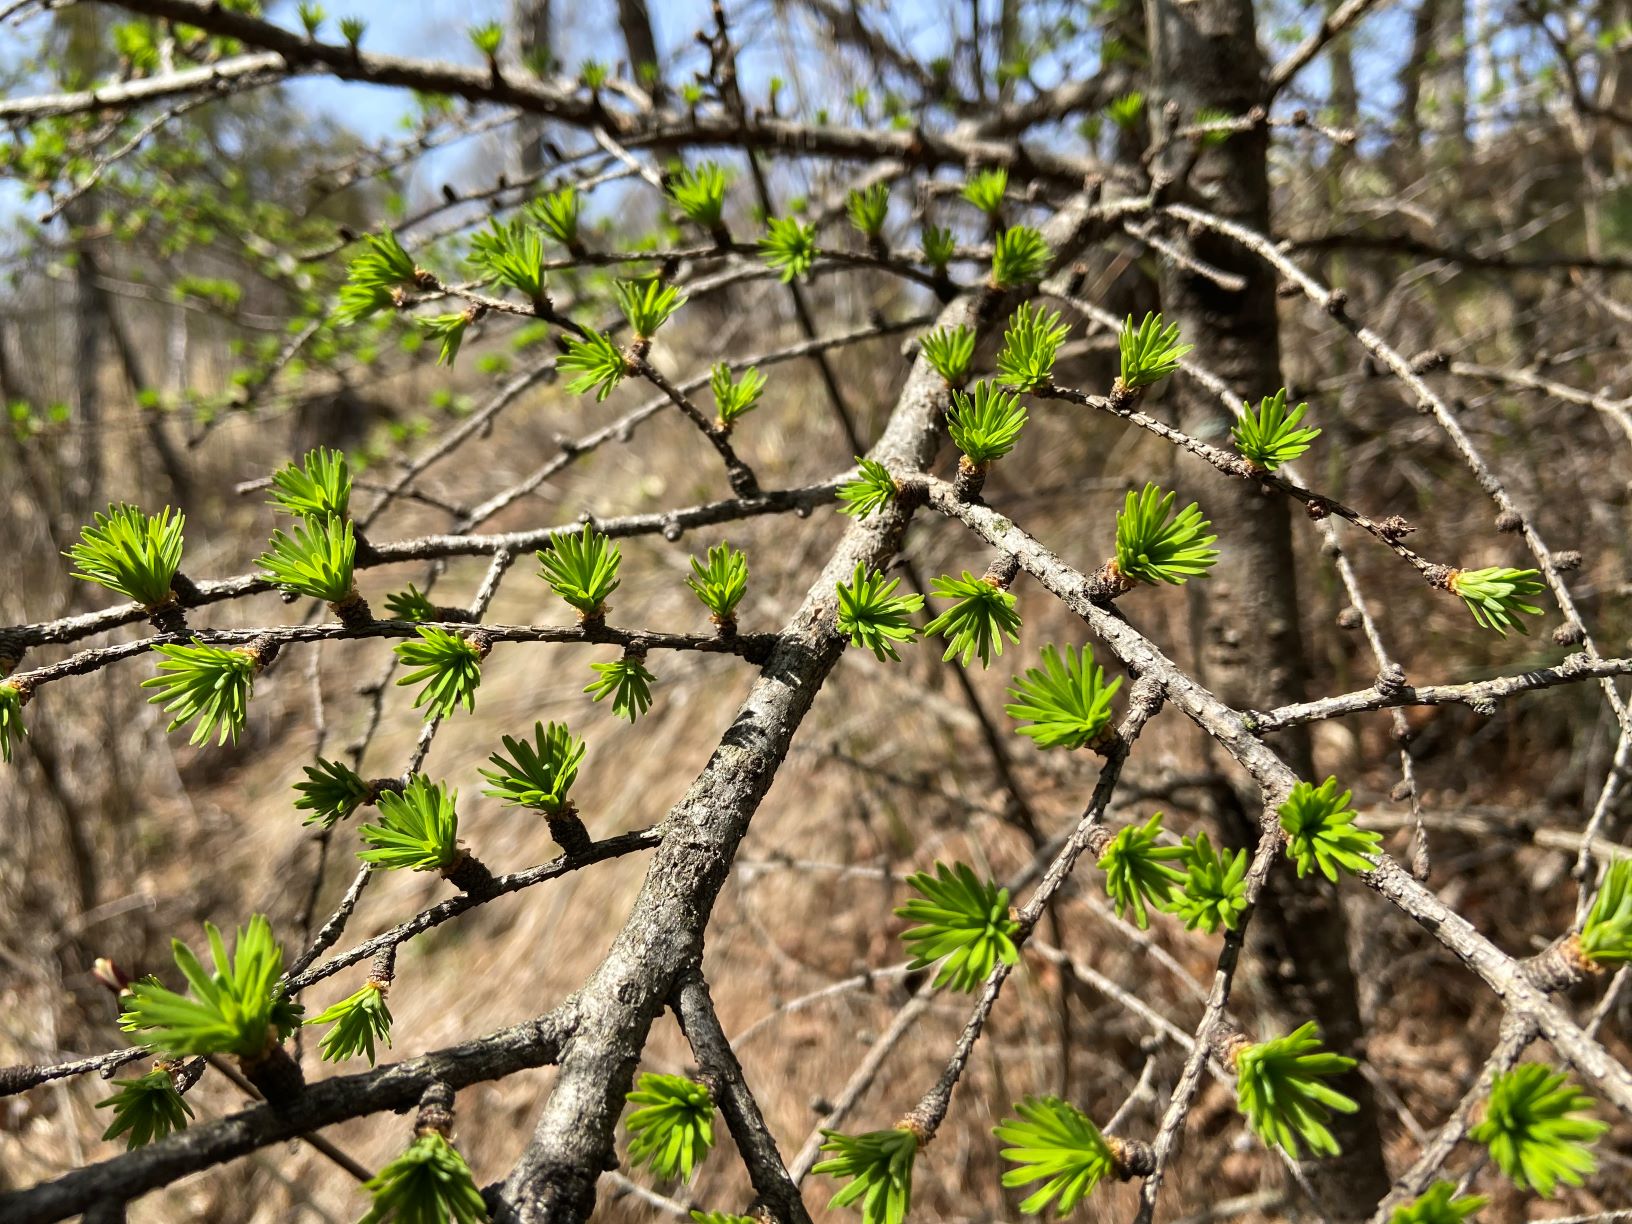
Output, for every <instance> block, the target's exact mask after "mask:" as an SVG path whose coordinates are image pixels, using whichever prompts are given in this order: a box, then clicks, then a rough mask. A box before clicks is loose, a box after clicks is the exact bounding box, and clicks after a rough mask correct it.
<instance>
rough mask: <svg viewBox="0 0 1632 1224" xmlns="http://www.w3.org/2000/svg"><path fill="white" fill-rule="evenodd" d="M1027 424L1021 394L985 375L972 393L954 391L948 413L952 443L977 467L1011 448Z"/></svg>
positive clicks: (948, 425)
mask: <svg viewBox="0 0 1632 1224" xmlns="http://www.w3.org/2000/svg"><path fill="white" fill-rule="evenodd" d="M1025 424H1026V409H1025V405H1023V404H1021V402H1020V397H1019V396H1017V395H1012V394H1010V393H1009V392H1006V391H1001V390H999V389H998V387H997V384H995V383H991V382H987V381H985V380H984V379H982V380H981V381H980V382H977V383H976V384H975V393H974V395H972V396H970V395H966V394H964V393H963V392H962V391H954V392H953V393H952V407H951V408H950V409H949V410H948V411H947V414H946V428H947V432H949V433H950V434H951V435H952V444H953V445H954V446H956V447H957V448H958V450H959V451H961V452H962V453H963V456H964V458H966V459H968V460H969V462H970V463H972V464H974V465H975V466H976V467H981V466H984V465H985V464H988V463H990V462H992V461H993V460H994V459H1001V458H1002V457H1003V456H1004V455H1007V454H1008V453H1009V452H1010V451H1012V450H1013V449H1014V447H1015V443H1017V442H1018V441H1019V440H1020V431H1021V429H1023V428H1024V427H1025Z"/></svg>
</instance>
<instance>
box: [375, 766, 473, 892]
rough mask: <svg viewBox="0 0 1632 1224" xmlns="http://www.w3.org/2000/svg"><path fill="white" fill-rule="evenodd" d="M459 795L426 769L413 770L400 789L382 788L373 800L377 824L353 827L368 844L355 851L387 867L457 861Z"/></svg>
mask: <svg viewBox="0 0 1632 1224" xmlns="http://www.w3.org/2000/svg"><path fill="white" fill-rule="evenodd" d="M458 799H459V792H458V791H447V790H444V789H443V788H442V786H441V784H439V783H436V782H432V781H431V780H430V779H429V778H427V777H425V775H424V774H415V775H414V777H413V778H412V779H411V780H410V781H409V783H408V785H407V786H405V787H403V789H402V790H401V792H400V793H399V792H397V791H384V792H382V793H381V794H380V797H379V798H378V799H377V800H376V801H375V806H376V807H377V808H378V810H379V813H380V817H379V820H380V822H379V824H365V825H363V826H362V827H360V828H359V829H358V830H357V832H358V835H359V836H361V837H362V839H363V841H364V842H365V843H367V845H368V849H367V850H359V851H358V852H357V857H358V858H360V859H361V860H362V861H363V862H365V863H373V864H375V865H376V866H379V867H383V868H385V869H386V870H387V871H401V870H407V871H444V872H445V871H447V870H448V869H449V868H450V867H452V866H454V864H455V863H457V862H458V861H459V854H460V850H459V815H458V813H457V812H456V811H455V810H454V805H455V803H457V801H458Z"/></svg>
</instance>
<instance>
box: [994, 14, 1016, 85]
mask: <svg viewBox="0 0 1632 1224" xmlns="http://www.w3.org/2000/svg"><path fill="white" fill-rule="evenodd" d="M997 37H998V43H997V46H998V58H997V66H998V69H999V74H998V87H997V99H998V101H999V102H1008V101H1011V100H1012V99H1013V98H1014V86H1015V79H1014V78H1013V77H1012V76H1010V75H1009V74H1008V73H1006V72H1003V71H1002V69H1004V68H1008V67H1011V66H1013V65H1014V64H1015V63H1016V62H1017V61H1018V60H1019V58H1020V0H1003V8H1002V11H1001V13H1000V14H999V16H998V23H997Z"/></svg>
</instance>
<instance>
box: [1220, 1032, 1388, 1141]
mask: <svg viewBox="0 0 1632 1224" xmlns="http://www.w3.org/2000/svg"><path fill="white" fill-rule="evenodd" d="M1354 1065H1355V1062H1354V1059H1352V1058H1345V1057H1344V1056H1343V1055H1341V1054H1333V1053H1331V1052H1330V1051H1327V1050H1323V1049H1321V1046H1320V1034H1319V1030H1318V1029H1317V1028H1316V1027H1315V1025H1314V1022H1313V1021H1311V1022H1310V1023H1308V1024H1305V1025H1303V1026H1301V1027H1300V1028H1298V1029H1297V1030H1296V1031H1295V1032H1292V1033H1289V1034H1287V1035H1286V1036H1285V1037H1277V1038H1275V1039H1273V1040H1271V1041H1262V1042H1259V1043H1258V1044H1256V1045H1249V1046H1247V1047H1246V1048H1244V1049H1243V1050H1242V1051H1241V1052H1240V1053H1239V1054H1237V1055H1236V1059H1235V1073H1236V1083H1235V1091H1236V1100H1237V1103H1238V1104H1239V1106H1240V1108H1241V1112H1242V1113H1243V1114H1245V1115H1246V1119H1247V1123H1248V1124H1249V1125H1250V1126H1251V1127H1252V1129H1253V1131H1254V1132H1255V1133H1256V1134H1257V1135H1258V1137H1259V1138H1260V1139H1262V1140H1263V1141H1264V1143H1265V1144H1266V1145H1268V1146H1270V1147H1279V1148H1281V1149H1282V1150H1284V1151H1285V1152H1286V1154H1287V1155H1288V1156H1291V1157H1292V1158H1293V1159H1294V1160H1296V1159H1299V1158H1300V1157H1301V1156H1302V1154H1303V1153H1302V1148H1300V1147H1299V1141H1300V1140H1301V1141H1302V1142H1303V1143H1304V1144H1307V1145H1308V1147H1309V1150H1310V1151H1311V1152H1313V1153H1314V1154H1315V1155H1317V1156H1336V1155H1338V1154H1339V1148H1338V1146H1337V1140H1336V1139H1334V1138H1332V1132H1331V1131H1330V1130H1328V1129H1327V1127H1326V1123H1327V1122H1328V1121H1329V1120H1330V1119H1331V1116H1332V1111H1333V1110H1334V1109H1335V1110H1336V1111H1337V1112H1338V1113H1354V1112H1355V1111H1356V1110H1357V1109H1359V1108H1360V1107H1359V1106H1358V1105H1356V1104H1355V1103H1354V1102H1353V1101H1352V1100H1350V1099H1349V1098H1348V1097H1346V1096H1344V1095H1343V1094H1342V1093H1341V1092H1339V1091H1337V1089H1335V1088H1333V1087H1331V1086H1330V1085H1328V1084H1326V1083H1325V1082H1324V1081H1325V1080H1327V1079H1330V1078H1331V1077H1333V1076H1335V1075H1341V1074H1343V1072H1345V1071H1347V1070H1349V1069H1350V1068H1351V1067H1353V1066H1354Z"/></svg>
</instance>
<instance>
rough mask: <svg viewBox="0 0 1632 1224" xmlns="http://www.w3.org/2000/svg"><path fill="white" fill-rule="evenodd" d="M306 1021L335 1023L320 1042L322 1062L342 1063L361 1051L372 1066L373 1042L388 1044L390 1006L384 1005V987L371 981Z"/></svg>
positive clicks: (309, 1022)
mask: <svg viewBox="0 0 1632 1224" xmlns="http://www.w3.org/2000/svg"><path fill="white" fill-rule="evenodd" d="M306 1023H307V1024H332V1025H333V1026H334V1027H333V1028H331V1029H330V1030H329V1031H328V1032H327V1033H325V1034H323V1040H322V1042H321V1043H320V1046H321V1049H322V1058H323V1061H324V1062H344V1061H345V1060H346V1059H348V1058H356V1057H357V1056H358V1055H359V1054H361V1055H363V1056H364V1057H366V1058H367V1059H368V1065H369V1066H371V1067H372V1066H373V1065H374V1043H375V1042H377V1041H383V1042H384V1043H385V1044H386V1045H388V1046H389V1045H390V1044H391V1009H390V1008H389V1007H387V1006H386V1005H385V987H384V986H382V985H381V984H380V983H379V982H376V981H373V980H370V981H368V982H365V983H364V984H363V988H362V989H361V990H359V991H358V992H357V993H356V994H353V995H347V996H346V997H345V998H344V999H341V1000H340V1001H339V1002H338V1003H336V1004H334V1005H333V1006H332V1007H329V1008H326V1009H325V1010H323V1011H321V1012H319V1013H318V1014H317V1015H315V1016H313V1017H312V1018H311V1019H310V1020H308V1021H306Z"/></svg>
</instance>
